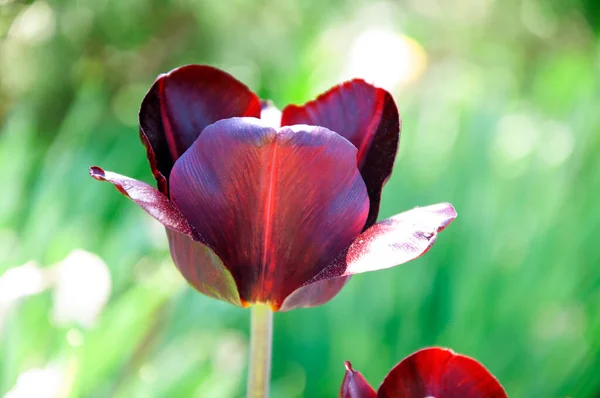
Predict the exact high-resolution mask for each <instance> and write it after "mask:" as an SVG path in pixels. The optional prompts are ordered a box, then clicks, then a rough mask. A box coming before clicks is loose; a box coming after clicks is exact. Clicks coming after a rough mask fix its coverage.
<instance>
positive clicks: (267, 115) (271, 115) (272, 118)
mask: <svg viewBox="0 0 600 398" xmlns="http://www.w3.org/2000/svg"><path fill="white" fill-rule="evenodd" d="M260 119H261V120H263V121H264V122H266V123H267V124H268V125H269V126H271V127H275V128H279V127H281V111H280V110H279V109H277V107H276V106H275V105H274V104H272V103H271V102H270V101H268V102H267V103H266V104H265V105H263V107H262V109H261V110H260Z"/></svg>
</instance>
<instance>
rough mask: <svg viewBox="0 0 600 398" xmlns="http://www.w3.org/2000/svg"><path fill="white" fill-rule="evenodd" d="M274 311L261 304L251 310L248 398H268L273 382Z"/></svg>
mask: <svg viewBox="0 0 600 398" xmlns="http://www.w3.org/2000/svg"><path fill="white" fill-rule="evenodd" d="M272 340H273V311H271V309H270V308H269V307H268V306H266V305H261V304H255V305H253V306H252V307H251V308H250V362H249V366H248V393H247V395H246V396H247V397H248V398H267V397H268V396H269V382H270V380H271V342H272Z"/></svg>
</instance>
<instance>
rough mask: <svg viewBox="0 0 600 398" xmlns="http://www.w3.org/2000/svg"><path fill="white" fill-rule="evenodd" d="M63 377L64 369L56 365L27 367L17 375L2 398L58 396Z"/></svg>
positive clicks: (52, 397) (50, 397)
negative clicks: (11, 387)
mask: <svg viewBox="0 0 600 398" xmlns="http://www.w3.org/2000/svg"><path fill="white" fill-rule="evenodd" d="M63 379H64V371H63V369H62V368H60V367H59V366H57V365H49V366H46V367H45V368H34V369H29V370H26V371H25V372H23V373H21V374H20V375H19V377H18V378H17V383H16V385H15V387H14V388H13V389H12V390H10V391H9V392H8V393H6V395H5V396H4V398H34V397H35V398H58V397H59V396H60V395H61V394H60V393H61V387H62V383H63Z"/></svg>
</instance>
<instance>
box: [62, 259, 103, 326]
mask: <svg viewBox="0 0 600 398" xmlns="http://www.w3.org/2000/svg"><path fill="white" fill-rule="evenodd" d="M55 271H56V287H55V290H54V297H53V307H52V318H53V320H54V322H56V323H57V324H61V325H63V324H68V323H71V322H74V323H77V324H79V325H80V326H82V327H88V328H89V327H92V326H93V325H94V323H95V322H96V319H97V317H98V315H99V314H100V312H101V311H102V309H103V308H104V306H105V305H106V302H107V301H108V298H109V296H110V291H111V278H110V272H109V270H108V267H107V266H106V264H105V263H104V261H103V260H102V259H101V258H100V257H98V256H97V255H95V254H93V253H89V252H86V251H84V250H80V249H77V250H74V251H72V252H71V253H70V254H69V255H68V256H67V258H65V259H64V260H63V261H62V262H61V263H59V264H57V265H56V269H55Z"/></svg>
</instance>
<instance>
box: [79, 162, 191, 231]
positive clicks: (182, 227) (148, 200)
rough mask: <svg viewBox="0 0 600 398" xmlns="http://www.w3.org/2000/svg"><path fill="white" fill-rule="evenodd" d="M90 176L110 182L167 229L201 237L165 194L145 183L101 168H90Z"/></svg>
mask: <svg viewBox="0 0 600 398" xmlns="http://www.w3.org/2000/svg"><path fill="white" fill-rule="evenodd" d="M90 175H91V176H92V177H93V178H95V179H96V180H98V181H108V182H110V183H112V184H113V185H114V186H115V188H117V190H118V191H119V192H121V193H122V194H123V195H125V196H127V197H128V198H129V199H131V200H133V201H134V202H135V203H136V204H137V205H138V206H140V207H141V208H142V209H144V210H145V211H146V212H147V213H148V214H150V215H151V216H152V217H154V218H155V219H156V220H157V221H158V222H160V223H161V224H162V225H164V226H165V227H167V228H169V229H171V230H173V231H177V232H181V233H182V234H185V235H188V236H190V237H193V239H195V240H198V239H199V237H198V235H197V234H196V232H195V231H194V229H193V228H192V227H191V226H190V224H189V223H188V221H187V219H186V218H185V217H184V216H183V214H181V212H180V211H179V210H178V209H177V208H176V207H175V206H174V205H173V203H171V201H170V200H169V198H167V197H166V196H165V195H164V194H163V193H161V192H159V191H157V190H156V189H155V188H153V187H152V186H150V185H148V184H146V183H145V182H142V181H138V180H135V179H133V178H129V177H126V176H123V175H120V174H117V173H113V172H110V171H104V170H102V169H101V168H100V167H96V166H92V167H90Z"/></svg>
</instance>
